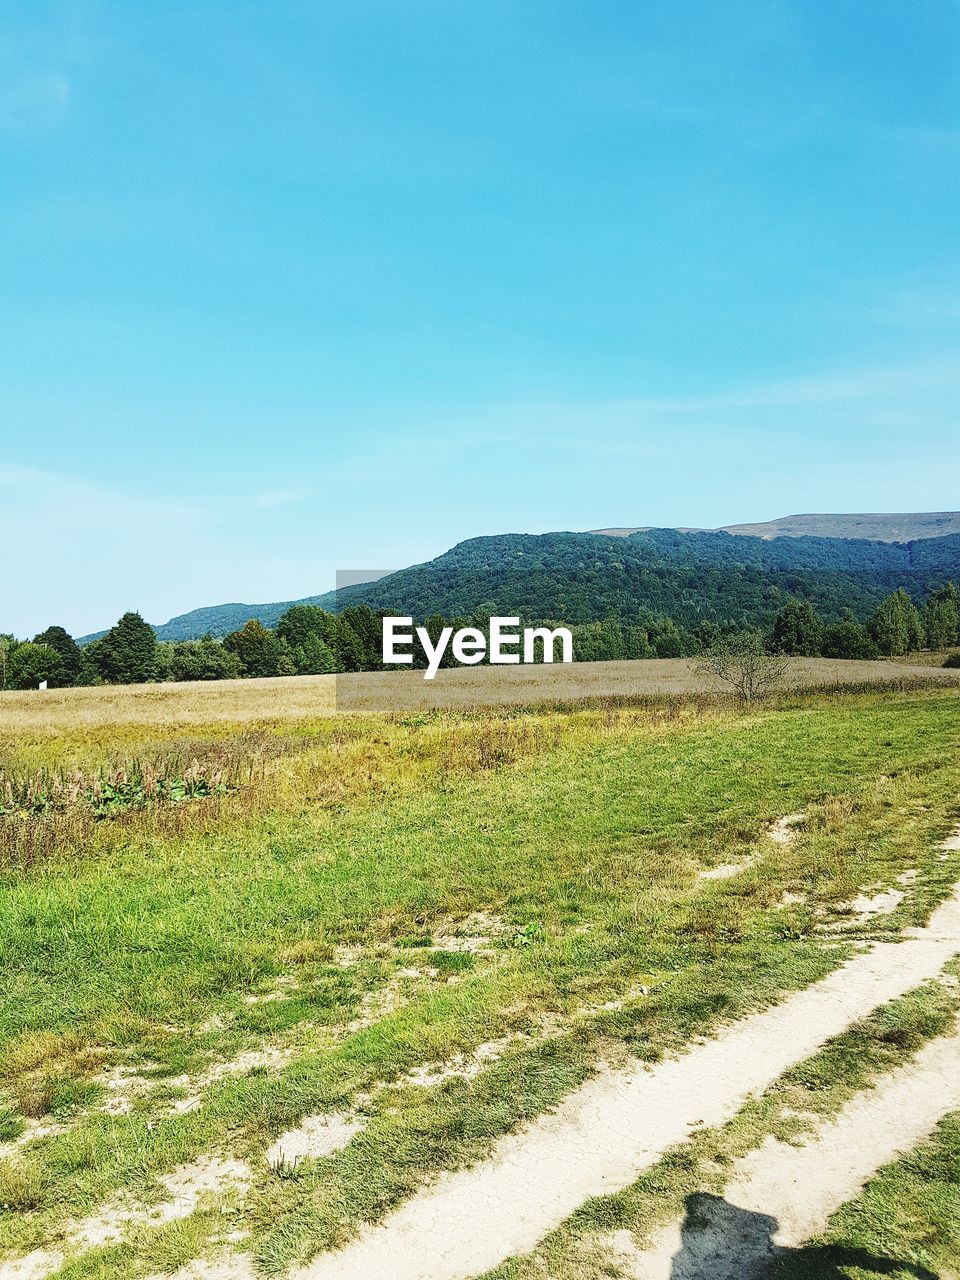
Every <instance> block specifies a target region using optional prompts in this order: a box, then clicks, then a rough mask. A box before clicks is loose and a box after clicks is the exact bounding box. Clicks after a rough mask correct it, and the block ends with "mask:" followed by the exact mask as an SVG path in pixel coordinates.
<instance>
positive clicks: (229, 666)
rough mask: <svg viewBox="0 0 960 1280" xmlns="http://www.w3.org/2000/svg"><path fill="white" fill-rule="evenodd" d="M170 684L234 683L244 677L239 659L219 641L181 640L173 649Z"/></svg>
mask: <svg viewBox="0 0 960 1280" xmlns="http://www.w3.org/2000/svg"><path fill="white" fill-rule="evenodd" d="M172 649H173V652H172V653H171V655H170V666H169V678H170V679H171V680H236V679H238V678H239V677H240V676H241V675H242V674H243V673H242V669H241V666H240V659H239V658H238V657H237V655H236V653H233V652H231V651H230V650H229V649H227V648H226V647H225V646H224V645H223V644H221V643H220V641H219V640H214V639H213V637H212V636H204V637H203V639H202V640H181V641H180V642H179V643H177V644H174V645H173V646H172Z"/></svg>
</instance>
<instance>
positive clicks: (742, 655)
mask: <svg viewBox="0 0 960 1280" xmlns="http://www.w3.org/2000/svg"><path fill="white" fill-rule="evenodd" d="M789 665H790V664H789V661H788V659H787V658H786V657H785V656H784V655H783V654H779V653H768V652H767V649H766V646H765V645H764V642H763V636H762V635H761V634H760V632H759V631H743V632H741V633H740V634H739V635H735V636H730V637H729V638H728V639H726V640H721V641H719V642H718V643H717V644H715V645H712V646H711V647H710V648H709V649H705V650H704V652H703V653H702V654H701V655H700V657H699V658H698V659H697V670H698V671H700V672H702V673H703V674H704V675H709V676H713V677H714V678H715V679H717V680H720V681H722V683H723V684H725V685H727V686H728V687H729V688H730V689H731V690H732V691H733V693H734V694H735V695H736V697H737V700H738V701H739V702H759V701H761V700H762V699H763V698H765V697H767V695H768V694H770V693H773V692H774V691H775V690H777V689H780V688H781V687H782V685H783V678H784V676H785V675H786V672H787V668H788V666H789Z"/></svg>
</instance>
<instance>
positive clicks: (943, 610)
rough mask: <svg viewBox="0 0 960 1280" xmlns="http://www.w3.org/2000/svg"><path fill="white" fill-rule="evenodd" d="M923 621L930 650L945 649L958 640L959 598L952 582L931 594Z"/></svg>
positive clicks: (959, 633) (959, 638)
mask: <svg viewBox="0 0 960 1280" xmlns="http://www.w3.org/2000/svg"><path fill="white" fill-rule="evenodd" d="M923 621H924V626H925V627H926V631H927V644H929V646H930V648H931V649H946V648H948V647H949V646H950V645H952V644H956V643H957V641H958V640H960V597H958V594H957V589H956V587H955V586H954V585H953V583H952V582H948V583H947V584H946V586H943V587H939V588H938V589H937V590H936V591H934V592H933V593H932V595H931V596H930V599H929V600H928V601H927V604H926V608H925V609H924V611H923Z"/></svg>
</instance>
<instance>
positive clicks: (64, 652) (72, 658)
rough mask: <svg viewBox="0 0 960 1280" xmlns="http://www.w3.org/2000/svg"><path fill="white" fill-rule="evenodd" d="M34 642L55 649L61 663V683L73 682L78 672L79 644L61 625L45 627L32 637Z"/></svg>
mask: <svg viewBox="0 0 960 1280" xmlns="http://www.w3.org/2000/svg"><path fill="white" fill-rule="evenodd" d="M33 642H34V644H45V645H49V647H50V648H51V649H56V651H57V653H59V655H60V660H61V662H62V663H63V683H64V684H75V683H76V679H77V676H78V675H79V674H80V646H79V645H78V644H77V642H76V640H74V638H73V636H72V635H70V633H69V631H65V630H64V628H63V627H47V629H46V631H41V632H40V634H39V635H37V636H34V637H33Z"/></svg>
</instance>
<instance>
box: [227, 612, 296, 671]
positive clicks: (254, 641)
mask: <svg viewBox="0 0 960 1280" xmlns="http://www.w3.org/2000/svg"><path fill="white" fill-rule="evenodd" d="M223 647H224V648H225V649H226V650H227V652H228V653H233V654H236V656H237V658H238V660H239V662H240V669H241V671H242V673H243V675H245V676H275V675H276V674H277V666H278V664H279V662H280V655H281V652H282V650H281V647H280V640H279V638H278V636H277V634H276V632H274V631H269V630H268V629H267V628H266V627H265V626H264V625H263V623H262V622H259V621H258V620H257V619H256V618H251V619H250V620H249V622H247V623H246V625H245V626H244V627H242V628H241V629H240V630H239V631H232V632H231V633H230V635H228V636H227V637H226V639H225V640H224V642H223Z"/></svg>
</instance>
